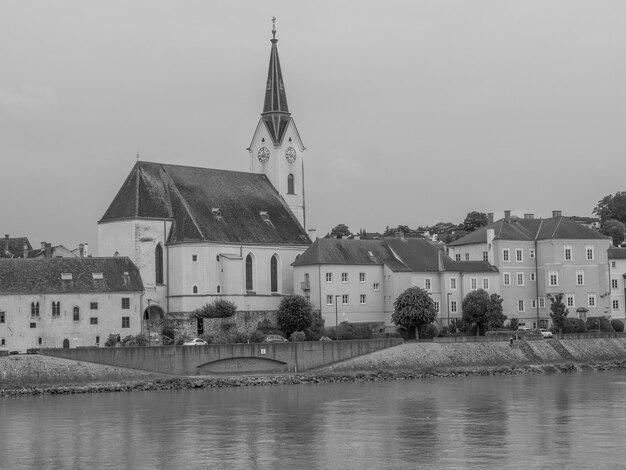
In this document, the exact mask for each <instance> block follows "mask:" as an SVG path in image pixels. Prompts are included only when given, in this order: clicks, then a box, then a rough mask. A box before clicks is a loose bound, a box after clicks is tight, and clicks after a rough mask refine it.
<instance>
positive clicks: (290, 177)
mask: <svg viewBox="0 0 626 470" xmlns="http://www.w3.org/2000/svg"><path fill="white" fill-rule="evenodd" d="M287 194H296V192H295V191H294V184H293V175H292V174H291V173H289V175H288V176H287Z"/></svg>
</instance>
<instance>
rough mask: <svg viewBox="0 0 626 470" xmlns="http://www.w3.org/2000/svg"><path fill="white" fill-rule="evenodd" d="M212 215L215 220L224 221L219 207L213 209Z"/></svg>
mask: <svg viewBox="0 0 626 470" xmlns="http://www.w3.org/2000/svg"><path fill="white" fill-rule="evenodd" d="M211 214H212V215H213V218H214V219H215V220H222V212H221V211H220V210H219V208H218V207H213V208H211Z"/></svg>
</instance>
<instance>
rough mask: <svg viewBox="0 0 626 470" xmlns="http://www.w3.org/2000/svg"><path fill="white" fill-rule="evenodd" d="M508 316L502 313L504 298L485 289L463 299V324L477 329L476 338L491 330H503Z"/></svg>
mask: <svg viewBox="0 0 626 470" xmlns="http://www.w3.org/2000/svg"><path fill="white" fill-rule="evenodd" d="M504 320H506V315H504V314H503V313H502V298H501V297H500V296H499V295H498V294H491V295H489V293H488V292H487V291H485V290H483V289H478V290H475V291H472V292H470V293H469V294H467V295H466V296H465V298H464V299H463V322H465V324H467V325H471V326H474V327H475V328H476V336H479V335H480V334H481V333H482V334H485V331H487V330H489V329H497V328H502V325H504Z"/></svg>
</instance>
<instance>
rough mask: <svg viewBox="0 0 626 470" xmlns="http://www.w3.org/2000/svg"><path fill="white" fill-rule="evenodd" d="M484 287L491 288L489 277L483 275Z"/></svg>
mask: <svg viewBox="0 0 626 470" xmlns="http://www.w3.org/2000/svg"><path fill="white" fill-rule="evenodd" d="M483 289H485V290H489V278H488V277H483Z"/></svg>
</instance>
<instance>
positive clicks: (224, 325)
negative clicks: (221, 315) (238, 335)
mask: <svg viewBox="0 0 626 470" xmlns="http://www.w3.org/2000/svg"><path fill="white" fill-rule="evenodd" d="M235 328H237V325H236V324H235V323H233V322H225V323H222V324H221V325H220V330H221V331H222V332H223V333H228V332H229V331H231V330H234V329H235Z"/></svg>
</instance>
